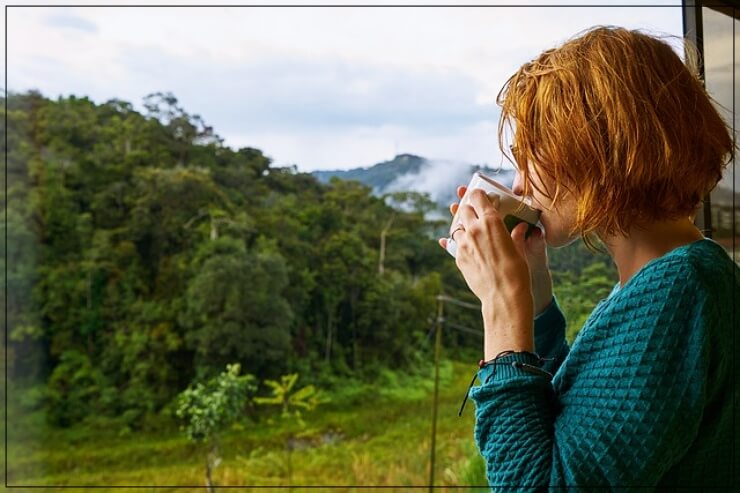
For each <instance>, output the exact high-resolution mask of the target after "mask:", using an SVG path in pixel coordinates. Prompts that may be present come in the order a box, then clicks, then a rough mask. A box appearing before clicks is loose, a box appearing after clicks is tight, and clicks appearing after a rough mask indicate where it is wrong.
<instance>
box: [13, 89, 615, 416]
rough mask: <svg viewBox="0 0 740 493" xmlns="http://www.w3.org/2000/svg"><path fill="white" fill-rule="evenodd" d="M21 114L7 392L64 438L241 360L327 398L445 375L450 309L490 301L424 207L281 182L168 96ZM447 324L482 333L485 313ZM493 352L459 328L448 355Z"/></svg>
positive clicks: (581, 294) (75, 101) (571, 272)
mask: <svg viewBox="0 0 740 493" xmlns="http://www.w3.org/2000/svg"><path fill="white" fill-rule="evenodd" d="M6 103H7V108H8V112H7V124H8V126H7V129H6V130H7V149H6V151H7V180H8V182H7V196H6V202H5V204H4V205H5V207H6V213H7V252H6V257H5V261H6V262H7V264H6V266H5V267H6V268H7V306H6V309H7V320H8V330H9V333H8V334H9V347H8V358H9V361H8V371H9V375H8V376H9V378H10V380H11V381H12V382H14V383H17V384H19V385H26V386H34V385H35V387H34V388H36V389H39V388H41V389H43V390H42V391H41V392H39V393H38V394H39V395H41V397H39V398H37V399H30V400H29V402H31V404H29V405H35V406H37V407H45V408H46V409H47V410H48V415H49V417H50V419H51V420H52V422H53V423H56V424H58V425H63V426H64V425H70V424H73V423H75V422H79V421H83V420H84V419H85V418H86V417H88V416H92V415H109V416H119V417H122V419H123V420H124V421H125V422H126V425H127V426H138V425H140V424H142V423H145V422H146V421H147V419H148V418H151V417H153V416H157V415H159V414H160V413H161V411H162V410H163V409H164V408H167V407H168V406H170V407H171V406H173V405H174V404H173V403H174V398H175V396H176V395H178V393H180V392H182V391H183V390H184V389H186V388H187V387H188V386H189V385H191V384H192V383H194V382H205V381H208V379H210V378H213V377H215V376H216V375H217V374H218V373H219V372H220V371H222V370H223V368H224V367H225V366H226V365H227V364H232V363H238V364H239V365H240V367H241V369H242V370H243V371H244V373H248V374H252V375H255V376H256V377H257V379H258V380H259V381H263V380H264V379H267V378H276V377H278V376H279V375H283V374H286V373H290V372H299V373H300V374H301V375H305V378H306V380H307V381H308V382H309V383H317V384H320V385H321V386H325V387H327V388H331V384H332V383H335V382H341V379H342V378H344V377H348V376H353V377H355V378H358V379H372V378H375V377H377V375H379V374H380V372H382V371H383V369H385V368H395V369H403V368H409V367H410V366H411V365H417V366H418V365H422V364H428V361H427V360H428V358H429V356H430V354H431V352H430V351H429V338H428V335H429V330H430V328H431V326H432V323H433V317H434V313H435V303H436V301H435V296H436V295H438V294H439V293H440V292H442V291H444V292H445V293H446V294H448V295H451V296H454V297H457V298H460V299H463V300H465V301H468V302H471V301H474V299H473V298H472V295H470V294H469V293H468V290H467V289H466V287H465V283H464V280H463V279H462V277H461V276H460V274H459V272H458V271H457V269H456V267H455V264H454V262H453V261H452V260H451V258H450V257H449V256H448V255H447V254H446V253H445V252H444V251H443V250H442V249H441V248H439V246H438V245H437V243H436V237H437V236H438V235H439V233H440V232H441V231H442V230H444V229H445V227H446V221H441V222H433V221H429V220H427V219H425V214H426V213H427V212H429V210H430V208H431V207H433V206H432V205H431V204H430V201H429V199H428V198H427V197H426V196H423V195H419V194H415V193H399V194H395V195H394V196H393V197H389V198H388V197H387V198H386V199H392V200H386V199H384V198H383V197H376V196H374V195H372V193H371V190H370V188H369V187H367V186H364V185H361V184H359V183H357V182H354V181H342V180H339V179H336V178H335V179H332V180H331V181H330V182H329V183H328V184H322V183H319V182H318V181H317V180H316V179H315V178H314V177H312V176H310V175H308V174H305V173H299V172H297V171H296V168H295V167H287V168H285V167H283V168H280V167H274V166H272V164H271V160H270V159H269V158H268V157H266V156H265V155H264V154H263V153H262V152H261V151H260V150H257V149H253V148H241V149H238V150H233V149H231V148H229V147H226V146H224V145H223V142H222V140H221V139H220V138H219V137H218V136H217V135H216V134H215V133H214V132H213V129H212V128H210V127H208V126H207V125H206V124H205V123H204V122H203V120H202V119H201V118H200V117H199V116H197V115H189V114H188V113H187V112H186V111H185V110H184V109H183V108H181V107H180V106H179V105H178V102H177V100H176V99H175V98H174V97H173V96H172V95H170V94H160V93H158V94H153V95H150V96H148V97H147V98H146V99H145V104H144V107H145V109H146V111H145V112H144V113H140V112H137V111H135V110H134V108H133V107H132V105H131V104H129V103H127V102H124V101H120V100H110V101H108V102H106V103H104V104H95V103H94V102H92V101H90V100H89V99H87V98H76V97H74V96H70V97H67V98H59V99H58V100H56V101H53V100H49V99H47V98H45V97H43V96H42V95H41V94H39V93H37V92H28V93H25V94H11V95H9V98H8V100H7V102H6ZM389 204H390V205H389ZM440 228H441V229H440ZM382 232H385V236H386V241H385V243H386V248H385V252H384V256H383V257H381V255H380V247H379V245H380V243H381V242H380V237H381V233H382ZM577 248H578V249H577V251H576V250H575V249H571V250H570V253H567V252H563V253H562V254H560V253H556V252H553V264H554V265H557V268H558V269H560V270H562V271H563V272H566V271H567V272H568V276H570V277H566V276H561V278H560V281H561V283H562V286H563V287H560V288H559V287H558V286H557V285H556V293H557V292H558V291H557V290H558V289H564V291H562V292H563V293H568V300H567V301H564V303H563V304H564V306H566V307H567V310H568V311H570V312H569V313H567V315H569V317H570V316H571V315H572V317H571V318H572V319H576V320H579V317H580V319H582V318H584V315H587V314H588V312H590V310H591V309H592V308H593V305H594V304H595V302H596V301H598V299H599V297H603V296H604V295H605V294H606V293H608V291H609V289H610V288H611V286H612V285H613V282H614V278H613V275H612V274H613V272H612V271H611V270H610V269H612V267H611V264H609V263H608V261H606V260H604V259H597V264H600V266H597V267H593V268H592V270H593V271H588V265H589V264H592V263H593V262H594V258H593V257H592V256H591V255H590V254H588V253H585V254H584V251H583V250H582V249H581V247H580V246H579V247H577ZM573 252H575V253H573ZM558 255H560V256H561V260H558ZM569 255H570V256H572V257H573V258H572V259H571V258H570V257H568V256H569ZM381 258H382V261H381ZM569 264H573V265H572V266H571V265H569ZM612 270H613V269H612ZM583 273H586V274H587V275H588V276H590V279H591V280H592V282H591V284H590V285H589V286H587V287H585V288H584V289H585V290H579V288H578V286H579V284H580V283H581V280H582V274H583ZM594 276H595V277H594ZM610 276H611V277H610ZM594 279H596V281H594ZM568 290H570V291H568ZM447 315H448V318H449V319H450V320H454V321H455V323H456V324H457V325H459V326H463V327H473V328H477V329H478V330H480V327H481V324H480V320H479V317H480V316H479V314H478V313H475V312H474V311H469V310H454V311H453V309H450V311H449V313H448V314H447ZM571 335H572V332H571ZM481 347H482V346H481V337H480V336H479V335H476V334H474V333H470V332H462V331H446V332H445V348H446V351H450V353H449V354H455V353H456V352H458V351H463V350H465V351H467V352H468V354H470V353H471V352H472V354H476V355H477V354H479V353H480V351H481ZM265 390H266V389H265ZM34 395H36V394H34Z"/></svg>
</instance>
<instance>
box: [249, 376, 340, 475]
mask: <svg viewBox="0 0 740 493" xmlns="http://www.w3.org/2000/svg"><path fill="white" fill-rule="evenodd" d="M297 380H298V373H292V374H290V375H283V376H282V377H281V379H280V381H276V380H265V385H267V386H269V387H272V396H270V397H255V398H254V402H255V403H256V404H260V405H264V406H279V407H280V415H279V416H280V419H285V420H288V419H294V420H295V421H294V422H295V423H296V424H297V425H298V428H299V430H297V431H296V430H293V431H291V433H290V434H289V436H288V440H287V442H286V447H285V448H286V451H287V470H288V484H290V483H291V481H292V475H293V469H292V460H291V459H292V452H293V449H294V448H295V446H296V439H297V438H300V437H306V436H310V435H311V434H312V433H313V432H314V431H315V430H309V429H307V427H306V422H305V421H303V417H302V411H312V410H313V409H315V408H316V407H317V406H319V405H320V404H323V403H326V402H329V398H328V397H327V396H325V395H323V393H322V392H321V391H320V390H317V389H316V387H314V386H313V385H307V386H305V387H303V388H302V389H300V390H296V391H294V390H293V387H294V386H295V383H296V381H297ZM272 422H273V420H272V419H270V420H268V423H272Z"/></svg>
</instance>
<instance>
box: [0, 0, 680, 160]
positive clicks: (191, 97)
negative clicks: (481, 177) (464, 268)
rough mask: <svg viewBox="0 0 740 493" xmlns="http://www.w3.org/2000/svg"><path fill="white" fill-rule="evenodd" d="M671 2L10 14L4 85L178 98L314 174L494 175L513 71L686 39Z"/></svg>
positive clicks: (230, 133)
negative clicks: (617, 44)
mask: <svg viewBox="0 0 740 493" xmlns="http://www.w3.org/2000/svg"><path fill="white" fill-rule="evenodd" d="M290 3H293V2H290ZM404 3H405V2H404ZM423 3H425V4H427V3H428V2H423ZM536 3H538V4H542V3H543V2H542V1H539V0H538V1H537V2H536ZM551 3H553V4H557V3H562V2H554V1H553V2H551ZM576 3H577V2H576ZM661 3H663V2H661ZM665 3H670V4H673V5H675V6H673V7H662V8H647V7H642V8H635V7H631V8H613V7H599V8H588V7H562V6H557V7H556V6H553V7H519V8H510V7H475V8H450V7H430V6H426V7H382V8H381V7H376V8H360V7H336V8H331V7H324V8H319V7H305V8H293V7H279V8H277V7H276V8H269V7H266V8H260V7H208V8H195V7H189V8H188V7H166V8H156V7H147V8H143V7H129V8H115V7H107V8H99V7H75V8H61V7H54V8H44V7H34V8H21V7H11V8H9V9H8V13H9V18H8V40H9V45H8V70H9V73H8V84H9V89H11V90H19V91H23V90H27V89H31V88H37V89H39V90H41V91H42V92H43V93H44V94H45V95H47V96H49V97H56V96H57V95H59V94H64V95H67V94H76V95H80V96H81V95H88V96H90V97H91V98H92V99H94V100H96V101H105V100H107V99H110V98H114V97H115V98H120V99H124V100H128V101H130V102H132V103H134V104H135V105H139V103H140V101H141V99H142V98H143V97H144V96H145V95H146V94H147V93H149V92H154V91H160V90H164V91H167V90H171V91H173V92H174V93H175V95H176V96H177V97H178V98H179V99H180V102H181V104H182V105H183V106H184V107H185V109H186V110H187V111H189V112H191V113H197V114H200V115H201V116H202V117H203V118H204V119H205V120H206V121H207V122H208V123H209V124H211V125H213V126H214V127H215V130H216V131H217V132H218V133H220V134H221V135H222V136H224V137H226V143H227V144H229V145H232V146H238V145H249V146H252V147H260V148H262V149H263V150H264V152H265V153H266V154H268V155H272V156H274V157H275V160H276V161H277V162H281V163H288V162H294V163H296V164H298V165H299V167H300V168H302V169H311V168H331V167H352V166H357V165H360V164H373V163H374V162H377V161H378V160H384V159H388V158H390V157H392V155H393V152H395V151H396V150H397V151H398V152H411V153H416V154H421V155H425V156H428V157H432V158H440V159H443V158H447V159H455V160H458V159H459V160H464V161H470V162H488V163H489V164H494V165H495V164H496V163H495V162H494V161H495V159H497V158H498V154H497V150H496V149H497V144H496V141H495V129H494V125H495V118H497V115H498V112H497V111H496V109H495V107H494V106H493V105H492V103H493V102H494V98H495V96H496V94H497V93H498V91H499V89H500V87H501V86H502V84H503V83H504V82H505V80H506V79H507V78H508V76H509V75H510V74H511V73H513V72H514V71H515V70H516V69H517V68H518V67H519V66H520V65H521V64H522V63H523V62H526V61H528V60H530V59H531V58H533V57H535V56H536V55H537V54H539V53H540V52H541V51H543V50H545V49H547V48H550V47H553V46H555V45H557V44H560V43H562V42H563V41H565V40H566V39H567V38H569V37H570V36H572V35H573V34H575V33H576V32H578V31H580V30H582V29H584V28H587V27H590V26H592V25H595V24H616V25H622V26H625V27H630V28H638V27H639V28H647V29H650V30H657V31H662V32H668V33H672V34H677V35H680V34H681V9H680V3H679V2H676V1H674V2H665ZM50 19H56V21H55V22H50ZM71 27H74V28H71ZM139 107H140V106H139ZM477 139H483V140H480V141H479V140H477ZM397 143H398V144H397Z"/></svg>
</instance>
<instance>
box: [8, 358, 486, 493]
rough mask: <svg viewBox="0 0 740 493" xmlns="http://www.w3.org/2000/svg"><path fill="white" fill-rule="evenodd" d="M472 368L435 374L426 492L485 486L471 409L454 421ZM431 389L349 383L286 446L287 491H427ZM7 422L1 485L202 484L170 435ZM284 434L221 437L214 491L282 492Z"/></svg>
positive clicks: (195, 451) (392, 380)
mask: <svg viewBox="0 0 740 493" xmlns="http://www.w3.org/2000/svg"><path fill="white" fill-rule="evenodd" d="M475 370H476V366H475V364H470V363H465V364H463V363H459V362H451V361H444V362H443V364H442V366H441V371H440V401H439V414H438V423H437V452H436V457H437V459H436V463H437V467H436V471H435V484H436V485H440V486H447V488H439V489H437V491H487V488H485V487H484V488H480V487H479V488H475V489H474V488H469V487H467V486H469V485H478V486H484V485H486V479H485V468H484V465H483V460H482V459H481V457H480V455H479V454H478V451H477V448H476V447H475V444H474V443H473V425H474V406H470V407H468V408H466V412H465V414H464V415H463V417H462V418H459V417H458V416H457V411H458V408H459V405H460V401H461V399H462V398H463V396H464V393H465V390H466V389H467V384H468V383H469V380H470V377H471V376H472V374H473V372H474V371H475ZM433 384H434V374H433V372H431V373H430V374H429V375H428V376H426V377H425V376H424V375H402V374H398V373H393V372H389V371H384V372H383V373H381V375H380V377H379V378H378V380H377V382H374V384H373V385H359V384H356V383H355V384H352V385H348V386H347V387H345V388H344V389H343V390H341V391H336V392H335V395H333V396H332V397H333V398H334V400H333V403H332V405H331V406H326V407H325V408H324V409H323V410H322V409H318V410H317V411H315V412H313V413H310V414H308V415H306V416H305V419H306V421H307V423H308V425H309V427H310V428H311V429H312V430H314V431H313V433H310V434H309V435H308V436H304V437H302V438H300V439H299V440H297V441H296V442H294V443H293V450H292V453H291V456H290V459H291V462H292V480H291V482H290V484H292V485H294V486H296V487H295V488H293V491H300V490H301V488H299V486H301V485H303V486H308V485H332V486H345V487H346V488H336V489H333V490H332V491H354V490H356V488H351V486H352V485H356V486H394V485H395V486H419V487H422V486H424V485H428V482H429V453H430V450H429V447H430V442H431V424H432V419H431V418H432V397H433V392H432V389H433ZM9 418H10V419H9V422H13V421H15V422H16V423H17V426H10V423H9V437H8V440H9V455H8V468H9V474H8V482H9V484H10V485H99V486H105V485H111V486H112V485H182V486H190V488H189V489H190V490H192V489H194V488H195V487H200V486H202V485H203V484H204V481H203V479H204V478H203V471H204V461H205V450H204V449H202V448H200V447H198V446H196V445H194V444H191V443H188V442H187V441H186V440H185V438H184V437H182V436H180V434H179V433H177V432H176V431H174V430H171V431H166V430H165V431H161V432H151V433H146V434H145V433H133V434H131V435H125V436H119V434H118V433H117V431H116V430H109V431H106V430H99V429H98V430H91V429H88V428H81V427H78V428H74V429H66V430H55V429H49V428H47V427H46V426H45V425H44V420H43V416H42V415H40V414H38V413H37V414H34V415H27V416H19V415H11V416H10V417H9ZM289 434H290V430H289V429H288V428H287V426H286V425H284V424H281V423H280V422H279V421H277V422H275V423H274V424H270V425H267V424H251V425H244V427H243V429H234V430H231V431H230V432H229V433H227V434H226V435H225V436H224V437H223V438H222V440H221V451H222V455H223V461H222V463H221V464H220V465H219V467H218V468H216V469H215V471H214V474H213V480H214V482H215V484H216V485H230V486H237V485H241V486H287V485H288V484H289V483H288V481H287V467H286V464H287V462H286V461H287V458H288V454H289V450H288V449H287V447H286V444H287V438H288V436H289ZM21 489H22V488H21ZM74 490H75V489H74V488H72V489H67V490H66V491H74ZM125 490H126V489H115V491H116V492H119V493H120V492H121V491H125ZM357 490H358V491H367V490H366V489H357ZM81 491H82V490H81ZM86 491H89V490H86ZM132 491H138V492H140V491H141V489H138V490H133V489H132ZM158 491H162V490H158ZM164 491H166V489H165V490H164ZM305 491H314V492H315V491H316V490H315V489H313V490H309V489H305ZM385 491H387V490H385Z"/></svg>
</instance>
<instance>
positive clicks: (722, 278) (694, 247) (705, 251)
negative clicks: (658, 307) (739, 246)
mask: <svg viewBox="0 0 740 493" xmlns="http://www.w3.org/2000/svg"><path fill="white" fill-rule="evenodd" d="M738 285H740V267H739V266H738V265H737V264H736V263H735V262H734V261H733V260H732V258H730V256H729V254H728V253H727V251H726V250H725V249H724V248H723V247H722V246H721V245H720V244H719V243H717V242H716V241H714V240H712V239H710V238H703V239H701V240H697V241H694V242H692V243H688V244H686V245H681V246H680V247H677V248H674V249H673V250H671V251H670V252H668V253H666V254H665V255H663V256H661V257H658V258H655V259H653V260H651V261H650V262H648V263H646V264H645V265H644V266H643V267H642V268H641V269H640V270H639V271H637V272H636V273H635V274H634V275H633V276H632V278H631V279H630V280H629V281H627V283H626V284H625V286H623V287H621V288H620V286H619V283H617V285H616V286H615V287H614V289H613V290H612V292H611V294H610V295H609V298H611V299H612V301H617V300H620V299H621V300H624V299H625V298H632V299H634V298H635V297H638V298H639V297H640V296H642V295H645V296H649V297H651V298H655V297H656V296H657V294H658V293H661V292H662V293H665V292H667V291H673V292H675V291H691V292H692V293H694V294H699V293H698V291H707V292H713V293H714V294H715V295H721V294H722V293H724V294H725V296H731V293H732V292H733V290H734V287H736V286H738ZM666 301H671V300H670V299H669V300H666ZM727 301H728V302H732V299H731V298H729V299H728V300H727Z"/></svg>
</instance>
